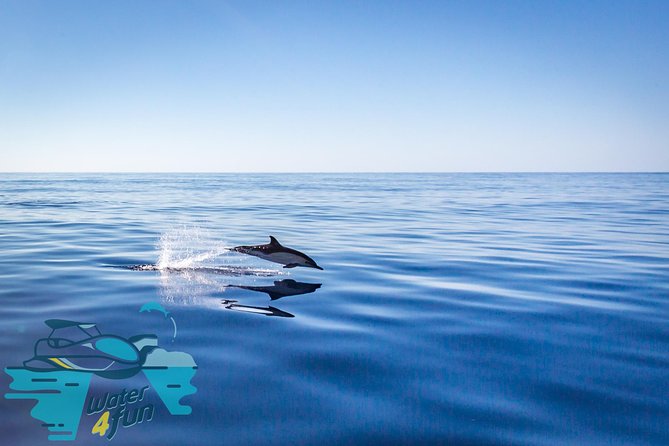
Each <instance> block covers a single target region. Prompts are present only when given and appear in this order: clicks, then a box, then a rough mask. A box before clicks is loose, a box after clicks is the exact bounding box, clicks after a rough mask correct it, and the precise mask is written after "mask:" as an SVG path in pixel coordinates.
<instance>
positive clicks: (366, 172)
mask: <svg viewBox="0 0 669 446" xmlns="http://www.w3.org/2000/svg"><path fill="white" fill-rule="evenodd" d="M667 173H669V170H657V171H653V170H457V171H456V170H453V171H447V170H433V171H430V170H415V171H413V170H411V171H409V170H407V171H403V170H396V171H393V170H388V171H381V170H379V171H334V170H333V171H252V170H248V171H204V170H203V171H178V170H157V171H141V170H137V171H133V170H127V171H125V170H117V171H96V170H81V171H67V170H62V171H61V170H53V171H29V170H25V171H24V170H16V171H0V175H6V174H87V175H90V174H94V175H100V174H112V175H113V174H117V175H127V174H141V175H147V174H149V175H152V174H179V175H184V174H202V175H214V174H266V175H270V174H288V175H299V174H337V175H342V174H346V175H369V174H667Z"/></svg>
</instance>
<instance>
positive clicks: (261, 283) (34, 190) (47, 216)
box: [0, 174, 669, 445]
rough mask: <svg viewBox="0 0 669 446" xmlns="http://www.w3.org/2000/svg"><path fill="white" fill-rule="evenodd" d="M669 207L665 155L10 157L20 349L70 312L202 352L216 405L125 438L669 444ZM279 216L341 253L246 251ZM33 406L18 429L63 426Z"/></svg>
mask: <svg viewBox="0 0 669 446" xmlns="http://www.w3.org/2000/svg"><path fill="white" fill-rule="evenodd" d="M668 216H669V175H664V174H425V175H412V174H393V175H385V174H369V175H336V174H328V175H317V174H300V175H260V174H245V175H233V174H222V175H214V174H199V175H186V174H183V175H181V174H179V175H177V174H173V175H139V174H137V175H134V174H118V175H103V174H86V175H71V174H53V175H29V174H2V175H0V247H2V249H0V283H1V284H2V287H1V288H0V301H1V302H2V306H1V307H0V352H2V354H1V356H0V357H1V358H2V365H3V367H6V366H18V365H21V363H22V362H23V361H24V360H26V359H28V358H29V357H30V356H31V355H32V346H33V342H34V340H36V339H38V338H39V337H43V336H45V335H47V334H48V330H46V327H45V326H44V324H43V321H44V320H45V319H50V318H62V319H72V320H80V321H94V322H97V323H98V324H99V326H100V327H103V329H104V330H105V331H106V332H110V333H114V334H117V335H119V336H123V337H129V336H132V335H135V334H138V333H155V334H157V335H158V336H159V339H160V340H161V343H162V342H166V343H167V345H169V348H170V349H173V350H179V351H184V352H188V353H189V354H190V355H191V356H192V357H193V358H194V359H195V360H196V362H197V365H198V371H197V374H196V375H195V377H194V378H193V385H195V386H196V387H197V389H198V391H197V393H196V394H194V395H190V396H188V397H186V398H184V402H186V403H187V404H189V405H190V406H191V407H192V408H193V412H192V414H191V415H188V416H182V417H177V416H170V414H169V413H167V412H166V411H165V409H164V408H162V409H160V407H162V406H160V405H159V404H157V407H159V409H158V412H157V413H156V416H155V418H154V420H152V421H151V422H148V423H144V424H142V425H138V426H135V427H132V428H128V429H124V430H122V431H120V432H119V433H118V436H117V437H116V438H115V439H114V440H113V441H114V442H117V443H119V444H124V445H125V444H128V445H132V444H147V443H152V444H175V445H177V444H202V445H211V444H232V445H237V444H245V445H246V444H263V445H265V444H281V445H283V444H384V445H386V444H463V445H480V444H495V445H556V444H560V445H569V444H573V445H583V444H588V445H600V444H601V445H611V444H625V445H637V444H638V445H651V444H652V445H663V444H669V427H667V426H668V424H667V422H666V421H667V419H669V402H668V401H669V398H667V390H666V383H667V382H668V379H667V378H669V372H668V371H667V370H668V366H669V353H668V352H669V302H668V297H669V219H668ZM268 234H273V235H275V236H276V237H278V238H279V240H281V241H282V242H284V243H285V244H286V245H289V246H294V247H296V248H297V249H300V250H303V251H305V252H308V253H309V255H310V256H312V257H313V258H314V259H316V260H317V261H318V263H319V264H322V265H323V266H324V267H325V271H322V272H321V271H315V270H308V269H299V268H296V269H292V270H284V269H281V268H280V267H278V266H276V265H272V264H268V263H264V262H262V261H260V260H258V259H255V258H250V259H249V258H247V259H244V258H240V257H239V256H236V255H233V254H231V253H229V252H225V249H224V248H225V247H229V246H234V245H235V244H242V243H264V242H266V237H267V235H268ZM161 259H163V260H165V259H167V260H165V262H166V263H165V265H163V266H165V267H164V268H163V267H161V268H158V267H157V266H156V267H155V268H154V267H153V266H154V265H160V262H161ZM133 265H152V267H151V268H144V270H141V271H133V270H131V269H129V268H128V267H129V266H133ZM240 271H243V272H244V273H243V274H240V273H239V272H240ZM309 284H321V286H320V287H317V288H314V287H313V286H312V287H309V286H308V285H309ZM277 287H278V288H277ZM301 287H302V288H301ZM277 290H278V291H277ZM308 290H311V291H308ZM270 292H279V294H273V296H274V300H271V299H270V297H269V296H270V294H268V293H270ZM300 293H303V294H300ZM277 296H278V297H277ZM151 301H156V302H160V303H161V304H162V305H163V306H164V307H165V308H166V309H167V310H168V311H169V312H170V314H171V315H172V316H173V317H174V318H175V320H176V321H177V325H178V328H179V331H178V336H177V337H176V339H175V340H174V342H173V343H171V336H172V327H171V325H168V324H167V323H166V322H165V321H164V320H162V319H161V318H160V317H154V316H155V315H153V314H147V313H140V312H139V309H140V307H141V306H142V305H143V304H145V303H147V302H151ZM223 302H232V303H233V304H230V303H227V304H224V303H223ZM286 314H289V315H291V316H294V317H286ZM0 376H1V378H0V386H2V387H3V393H4V392H6V391H7V388H8V385H9V382H10V379H9V377H8V376H7V375H6V374H4V373H2V374H0ZM93 383H94V384H95V385H96V386H97V387H95V389H96V390H91V391H90V392H92V393H89V395H91V394H93V393H94V394H95V395H99V394H100V392H104V391H111V392H115V391H116V392H117V391H119V390H120V389H121V388H123V386H128V387H130V386H133V385H134V386H142V385H144V384H143V381H142V379H140V378H137V377H136V378H132V380H130V381H122V382H113V381H109V380H107V381H104V380H101V379H99V380H96V379H94V381H93ZM32 405H33V403H31V402H29V401H20V400H6V399H0V413H2V414H3V422H2V425H1V426H2V437H3V441H4V440H5V439H6V441H7V442H8V444H13V445H14V444H16V445H37V444H49V443H50V442H48V441H47V440H46V434H45V432H44V430H43V428H40V427H39V422H37V421H36V420H34V419H32V418H31V417H30V416H29V412H30V409H31V407H32ZM94 421H95V420H93V419H92V418H91V417H87V416H83V417H82V426H81V427H80V430H79V433H78V438H77V441H76V442H77V443H81V444H92V442H93V441H100V442H105V443H107V442H108V441H107V440H106V439H104V438H99V437H92V436H91V434H90V429H91V426H92V423H93V422H94ZM86 423H88V424H86Z"/></svg>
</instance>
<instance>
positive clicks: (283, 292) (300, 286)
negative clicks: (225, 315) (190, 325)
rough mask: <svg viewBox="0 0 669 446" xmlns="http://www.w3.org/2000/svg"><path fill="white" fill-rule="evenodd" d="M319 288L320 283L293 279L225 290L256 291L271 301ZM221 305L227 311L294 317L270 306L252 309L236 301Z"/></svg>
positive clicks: (233, 286)
mask: <svg viewBox="0 0 669 446" xmlns="http://www.w3.org/2000/svg"><path fill="white" fill-rule="evenodd" d="M320 287H321V284H320V283H306V282H297V281H295V280H293V279H284V280H276V281H274V285H267V286H249V285H227V288H239V289H243V290H248V291H256V292H258V293H265V294H267V295H268V296H269V298H270V299H271V300H273V301H274V300H278V299H281V298H282V297H286V296H299V295H300V294H309V293H313V292H315V291H316V290H317V289H319V288H320ZM221 304H222V305H223V308H225V309H227V310H235V311H243V312H246V313H254V314H262V315H265V316H278V317H295V316H294V315H293V314H290V313H287V312H285V311H283V310H279V309H278V308H275V307H272V306H267V307H254V306H251V305H242V304H239V303H237V301H236V300H230V299H223V300H222V301H221Z"/></svg>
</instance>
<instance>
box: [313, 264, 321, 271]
mask: <svg viewBox="0 0 669 446" xmlns="http://www.w3.org/2000/svg"><path fill="white" fill-rule="evenodd" d="M312 268H316V269H320V270H321V271H323V268H321V267H320V266H318V265H314V266H313V267H312Z"/></svg>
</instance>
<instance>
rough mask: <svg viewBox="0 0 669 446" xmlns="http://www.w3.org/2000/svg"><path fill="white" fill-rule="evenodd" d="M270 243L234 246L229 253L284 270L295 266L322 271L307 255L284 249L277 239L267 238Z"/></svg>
mask: <svg viewBox="0 0 669 446" xmlns="http://www.w3.org/2000/svg"><path fill="white" fill-rule="evenodd" d="M269 240H270V242H269V243H268V244H266V245H256V246H236V247H234V248H232V249H231V251H236V252H241V253H242V254H248V255H250V256H255V257H259V258H261V259H263V260H269V261H270V262H274V263H280V264H281V265H284V266H283V267H284V268H295V267H296V266H305V267H307V268H316V269H321V270H322V269H323V268H321V267H320V266H318V265H316V262H315V261H314V260H313V259H312V258H311V257H309V256H308V255H306V254H304V253H301V252H300V251H296V250H294V249H291V248H286V247H285V246H283V245H282V244H281V243H279V241H278V240H277V239H275V238H274V237H272V236H271V235H270V236H269Z"/></svg>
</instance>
